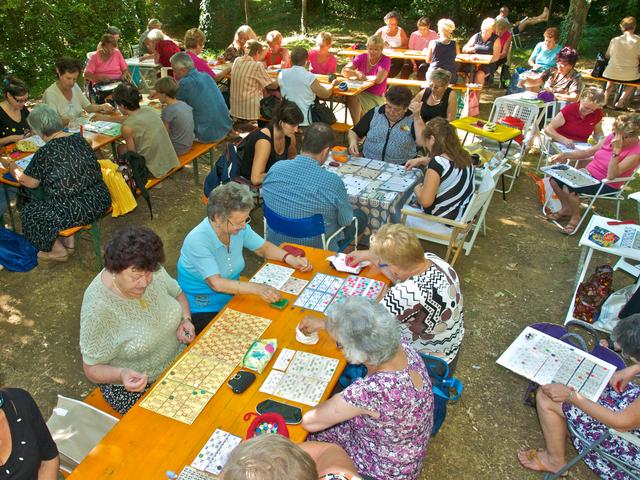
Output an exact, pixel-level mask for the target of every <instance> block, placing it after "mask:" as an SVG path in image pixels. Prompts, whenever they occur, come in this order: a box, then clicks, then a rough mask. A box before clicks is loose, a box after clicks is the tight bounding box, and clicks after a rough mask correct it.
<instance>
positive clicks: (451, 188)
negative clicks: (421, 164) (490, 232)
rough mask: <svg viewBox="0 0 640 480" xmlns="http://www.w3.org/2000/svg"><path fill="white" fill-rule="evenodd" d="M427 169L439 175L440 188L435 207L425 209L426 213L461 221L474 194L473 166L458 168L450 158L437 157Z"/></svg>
mask: <svg viewBox="0 0 640 480" xmlns="http://www.w3.org/2000/svg"><path fill="white" fill-rule="evenodd" d="M427 168H428V169H430V170H433V171H435V172H436V173H437V174H438V176H439V177H440V186H439V187H438V193H436V199H435V201H434V202H433V205H431V206H430V207H427V208H425V209H424V211H425V213H428V214H429V215H434V216H436V217H442V218H448V219H449V220H456V221H459V220H461V219H462V217H463V215H464V211H465V210H466V208H467V205H468V204H469V201H470V200H471V195H472V194H473V187H474V184H473V179H474V169H473V165H470V166H468V167H465V168H458V167H456V166H455V165H454V164H453V162H452V161H451V160H449V159H448V158H445V157H441V156H436V157H434V158H433V159H432V160H431V161H430V162H429V165H428V167H427Z"/></svg>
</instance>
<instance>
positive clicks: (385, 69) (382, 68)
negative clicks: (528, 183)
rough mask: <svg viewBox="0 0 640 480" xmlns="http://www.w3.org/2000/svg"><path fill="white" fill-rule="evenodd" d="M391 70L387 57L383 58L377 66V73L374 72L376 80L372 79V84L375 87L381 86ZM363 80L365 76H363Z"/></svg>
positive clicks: (389, 60)
mask: <svg viewBox="0 0 640 480" xmlns="http://www.w3.org/2000/svg"><path fill="white" fill-rule="evenodd" d="M390 69H391V59H390V58H389V57H385V56H383V57H382V59H381V60H380V63H379V64H378V71H377V72H376V78H374V79H373V83H375V84H376V85H379V84H381V83H382V82H384V81H385V80H386V79H387V76H388V75H389V70H390ZM365 78H367V77H366V75H365Z"/></svg>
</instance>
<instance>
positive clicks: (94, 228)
mask: <svg viewBox="0 0 640 480" xmlns="http://www.w3.org/2000/svg"><path fill="white" fill-rule="evenodd" d="M112 211H113V207H109V208H108V210H107V211H106V212H104V214H103V215H102V217H100V218H99V219H97V220H96V221H95V222H93V223H92V224H91V225H80V226H77V227H71V228H67V229H66V230H62V231H61V232H58V236H59V237H65V238H66V237H70V236H72V235H75V234H76V233H79V232H81V231H88V232H89V235H91V241H92V242H93V251H94V253H95V254H96V262H97V263H98V268H99V269H102V267H104V264H103V263H102V252H101V251H100V220H102V219H103V218H104V217H106V216H107V215H109V214H110V213H111V212H112Z"/></svg>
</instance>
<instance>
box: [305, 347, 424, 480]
mask: <svg viewBox="0 0 640 480" xmlns="http://www.w3.org/2000/svg"><path fill="white" fill-rule="evenodd" d="M403 348H404V351H405V352H406V354H407V360H408V365H407V368H406V369H404V370H401V371H383V372H377V373H374V374H372V375H370V376H366V377H364V378H359V379H357V380H356V381H355V382H353V383H352V384H351V385H350V386H349V387H347V388H346V389H345V390H344V391H343V392H342V393H341V394H340V395H342V398H343V399H344V400H345V401H346V402H347V403H349V404H350V405H353V406H355V407H359V408H364V409H366V410H370V411H373V412H378V413H379V414H380V418H377V419H376V418H373V417H371V416H369V415H360V416H357V417H354V418H351V419H349V420H347V421H345V422H342V423H339V424H337V425H334V426H333V427H331V428H329V429H327V430H324V431H322V432H318V433H315V434H312V435H310V436H309V440H317V441H321V442H332V443H337V444H338V445H340V446H341V447H342V448H344V449H345V450H346V452H347V454H349V457H351V459H352V460H353V461H354V463H355V464H356V466H357V467H358V471H359V472H360V473H361V474H363V475H368V476H370V477H374V478H379V479H385V480H414V479H417V478H418V474H419V473H420V467H421V466H422V462H423V460H424V455H425V453H426V450H427V443H428V442H429V437H430V436H431V428H432V426H433V388H432V386H431V379H430V378H429V374H428V372H427V369H426V367H425V364H424V362H423V361H422V358H420V356H419V355H418V353H417V352H416V351H415V350H414V349H413V348H412V347H410V346H408V345H407V344H406V343H404V342H403ZM410 370H413V371H415V372H417V373H418V374H419V375H420V378H421V379H422V382H423V386H422V388H421V389H420V390H418V389H417V388H416V387H415V386H414V384H413V382H412V380H411V375H410V374H409V371H410Z"/></svg>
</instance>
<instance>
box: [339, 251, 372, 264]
mask: <svg viewBox="0 0 640 480" xmlns="http://www.w3.org/2000/svg"><path fill="white" fill-rule="evenodd" d="M368 260H369V250H354V251H353V252H351V253H349V254H348V255H347V257H346V258H345V263H346V264H347V266H349V267H355V266H356V265H360V264H361V263H362V262H366V261H368Z"/></svg>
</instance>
